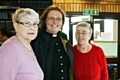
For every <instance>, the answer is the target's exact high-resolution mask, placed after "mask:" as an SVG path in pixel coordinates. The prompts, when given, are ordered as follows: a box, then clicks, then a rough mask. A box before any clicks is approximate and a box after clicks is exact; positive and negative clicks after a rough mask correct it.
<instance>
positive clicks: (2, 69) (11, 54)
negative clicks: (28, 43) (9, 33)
mask: <svg viewBox="0 0 120 80" xmlns="http://www.w3.org/2000/svg"><path fill="white" fill-rule="evenodd" d="M18 68H19V60H18V57H17V52H16V50H15V47H14V46H13V45H12V46H10V45H6V46H2V47H1V48H0V79H1V80H15V78H16V75H17V72H18Z"/></svg>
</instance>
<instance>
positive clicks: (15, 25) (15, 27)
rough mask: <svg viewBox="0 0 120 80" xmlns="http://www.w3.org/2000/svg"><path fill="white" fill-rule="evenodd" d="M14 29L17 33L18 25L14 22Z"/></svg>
mask: <svg viewBox="0 0 120 80" xmlns="http://www.w3.org/2000/svg"><path fill="white" fill-rule="evenodd" d="M13 27H14V29H15V32H17V31H18V23H16V22H14V23H13Z"/></svg>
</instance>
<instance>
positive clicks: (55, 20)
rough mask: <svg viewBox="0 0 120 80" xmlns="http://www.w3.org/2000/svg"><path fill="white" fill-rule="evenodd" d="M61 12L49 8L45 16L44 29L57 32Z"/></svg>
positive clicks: (60, 20) (60, 21)
mask: <svg viewBox="0 0 120 80" xmlns="http://www.w3.org/2000/svg"><path fill="white" fill-rule="evenodd" d="M62 23H63V21H62V14H61V13H60V12H59V11H57V10H51V11H50V12H49V13H48V15H47V17H46V31H47V32H49V33H52V34H57V32H58V31H60V30H61V27H62Z"/></svg>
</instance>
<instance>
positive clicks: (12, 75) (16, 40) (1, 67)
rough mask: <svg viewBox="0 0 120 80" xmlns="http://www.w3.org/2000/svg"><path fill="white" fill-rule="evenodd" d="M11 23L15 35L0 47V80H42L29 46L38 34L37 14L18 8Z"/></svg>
mask: <svg viewBox="0 0 120 80" xmlns="http://www.w3.org/2000/svg"><path fill="white" fill-rule="evenodd" d="M12 22H13V25H14V29H15V32H16V35H15V36H12V37H11V38H9V39H8V40H7V41H5V42H4V43H3V44H2V46H1V47H0V80H43V72H42V70H41V68H40V66H39V65H38V62H37V60H36V57H35V55H34V52H33V50H32V47H31V45H30V42H31V41H32V40H33V39H35V38H36V36H37V33H38V24H39V14H38V13H36V12H35V11H34V10H33V9H29V8H19V9H17V10H16V12H15V14H14V15H13V18H12Z"/></svg>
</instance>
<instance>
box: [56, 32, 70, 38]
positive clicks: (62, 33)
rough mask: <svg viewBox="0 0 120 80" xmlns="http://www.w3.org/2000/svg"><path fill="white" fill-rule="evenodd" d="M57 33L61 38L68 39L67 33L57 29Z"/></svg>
mask: <svg viewBox="0 0 120 80" xmlns="http://www.w3.org/2000/svg"><path fill="white" fill-rule="evenodd" d="M58 35H60V36H61V37H62V38H63V39H68V38H67V35H66V34H65V33H64V32H61V31H59V32H58Z"/></svg>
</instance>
